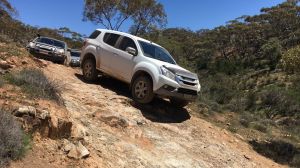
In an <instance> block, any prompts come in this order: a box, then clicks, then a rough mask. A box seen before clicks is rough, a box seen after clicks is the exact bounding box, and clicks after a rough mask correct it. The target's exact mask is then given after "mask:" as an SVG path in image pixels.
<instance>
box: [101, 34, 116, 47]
mask: <svg viewBox="0 0 300 168" xmlns="http://www.w3.org/2000/svg"><path fill="white" fill-rule="evenodd" d="M119 37H120V35H118V34H113V33H106V34H105V35H104V39H103V41H104V42H105V43H106V44H108V45H111V46H115V44H116V42H117V41H118V39H119Z"/></svg>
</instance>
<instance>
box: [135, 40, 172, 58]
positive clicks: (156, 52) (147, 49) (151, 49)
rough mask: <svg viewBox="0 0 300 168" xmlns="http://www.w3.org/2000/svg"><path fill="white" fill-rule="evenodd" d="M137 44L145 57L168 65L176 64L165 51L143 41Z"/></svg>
mask: <svg viewBox="0 0 300 168" xmlns="http://www.w3.org/2000/svg"><path fill="white" fill-rule="evenodd" d="M139 44H140V46H141V48H142V50H143V53H144V55H145V56H146V57H150V58H153V59H157V60H160V61H163V62H167V63H170V64H176V62H175V61H174V59H173V58H172V56H171V55H170V54H169V52H168V51H167V50H166V49H164V48H162V47H159V46H156V45H153V44H151V43H148V42H144V41H139Z"/></svg>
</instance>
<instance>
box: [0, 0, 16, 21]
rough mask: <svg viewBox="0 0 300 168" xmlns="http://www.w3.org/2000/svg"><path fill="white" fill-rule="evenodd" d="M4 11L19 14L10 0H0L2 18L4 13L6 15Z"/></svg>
mask: <svg viewBox="0 0 300 168" xmlns="http://www.w3.org/2000/svg"><path fill="white" fill-rule="evenodd" d="M4 11H5V12H7V14H9V15H15V14H17V11H16V9H15V8H14V7H13V6H12V5H11V4H10V3H9V2H8V0H0V18H1V16H2V15H5V13H4Z"/></svg>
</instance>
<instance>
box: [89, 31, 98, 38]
mask: <svg viewBox="0 0 300 168" xmlns="http://www.w3.org/2000/svg"><path fill="white" fill-rule="evenodd" d="M100 34H101V32H100V31H99V30H95V31H94V32H93V33H92V34H91V35H90V36H89V38H90V39H96V38H97V37H98V36H99V35H100Z"/></svg>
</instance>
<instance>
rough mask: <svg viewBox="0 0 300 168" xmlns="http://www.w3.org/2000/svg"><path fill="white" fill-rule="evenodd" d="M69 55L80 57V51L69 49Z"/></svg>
mask: <svg viewBox="0 0 300 168" xmlns="http://www.w3.org/2000/svg"><path fill="white" fill-rule="evenodd" d="M71 56H72V57H80V52H74V51H71Z"/></svg>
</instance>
